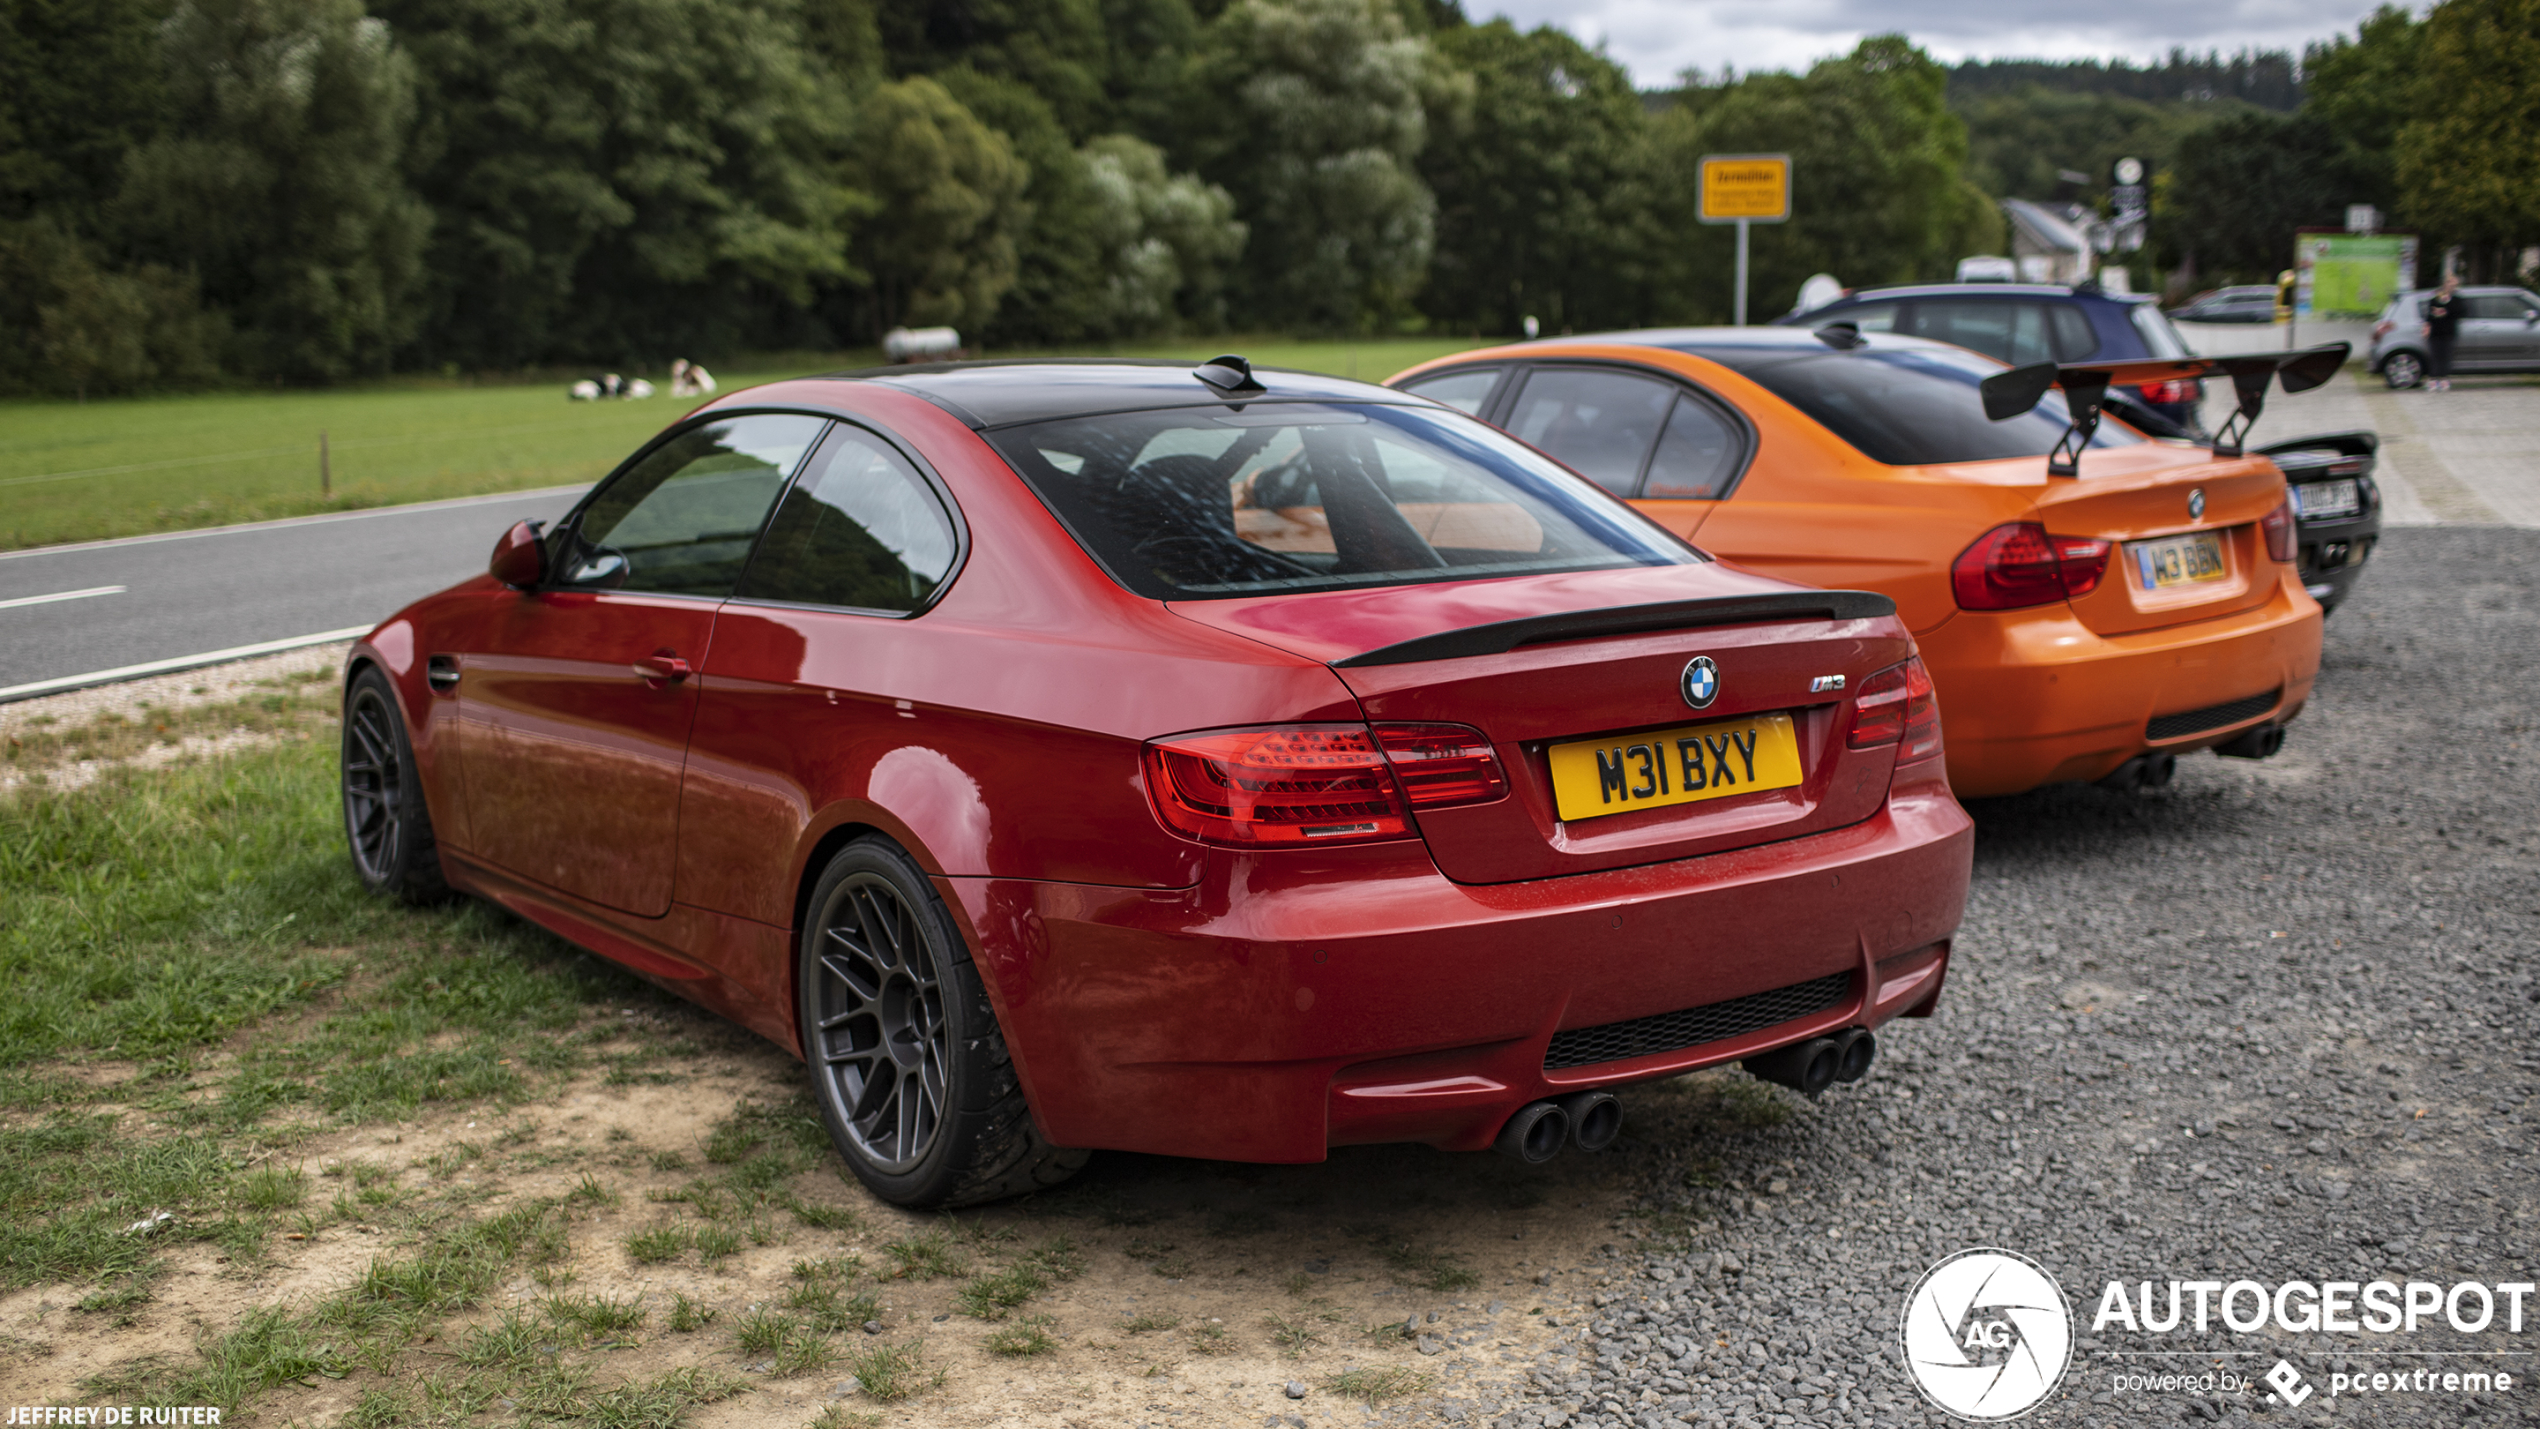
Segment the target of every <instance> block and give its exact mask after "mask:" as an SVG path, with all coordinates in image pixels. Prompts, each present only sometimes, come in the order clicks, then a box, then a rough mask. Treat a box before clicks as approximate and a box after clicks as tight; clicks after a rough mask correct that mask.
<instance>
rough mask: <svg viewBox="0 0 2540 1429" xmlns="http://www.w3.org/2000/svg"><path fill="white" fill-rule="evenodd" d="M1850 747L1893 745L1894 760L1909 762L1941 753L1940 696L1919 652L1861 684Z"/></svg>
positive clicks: (1853, 713) (1853, 710) (1853, 717)
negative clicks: (1894, 750) (1895, 749)
mask: <svg viewBox="0 0 2540 1429" xmlns="http://www.w3.org/2000/svg"><path fill="white" fill-rule="evenodd" d="M1849 742H1850V743H1851V745H1852V747H1853V748H1854V749H1876V748H1878V747H1879V746H1881V745H1886V744H1897V745H1902V746H1903V747H1902V748H1900V749H1898V750H1897V751H1896V762H1897V763H1899V764H1910V763H1912V762H1913V761H1915V760H1917V759H1929V758H1931V757H1932V756H1933V755H1935V754H1938V753H1939V752H1940V698H1939V696H1938V695H1936V694H1935V693H1933V691H1932V685H1931V672H1930V671H1929V670H1926V669H1924V668H1923V660H1922V657H1921V656H1919V655H1917V656H1915V657H1914V658H1913V659H1911V660H1908V661H1906V662H1905V663H1904V664H1902V665H1890V666H1888V667H1887V668H1886V669H1884V670H1881V671H1879V672H1878V673H1877V674H1875V675H1872V676H1871V677H1870V678H1868V679H1867V680H1864V681H1862V682H1861V693H1860V695H1859V696H1858V697H1856V698H1855V699H1854V700H1853V701H1852V736H1851V739H1850V741H1849Z"/></svg>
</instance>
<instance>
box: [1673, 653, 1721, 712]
mask: <svg viewBox="0 0 2540 1429" xmlns="http://www.w3.org/2000/svg"><path fill="white" fill-rule="evenodd" d="M1682 683H1683V687H1684V693H1685V703H1686V704H1689V705H1691V706H1693V707H1694V708H1695V709H1698V710H1707V709H1709V708H1711V702H1712V701H1713V700H1716V699H1718V698H1719V697H1720V667H1719V666H1717V665H1714V664H1712V663H1711V657H1710V656H1708V655H1696V656H1694V657H1693V662H1692V663H1691V664H1688V665H1686V666H1685V674H1684V680H1683V682H1682Z"/></svg>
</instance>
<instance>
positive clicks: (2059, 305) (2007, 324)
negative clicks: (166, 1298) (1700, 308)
mask: <svg viewBox="0 0 2540 1429" xmlns="http://www.w3.org/2000/svg"><path fill="white" fill-rule="evenodd" d="M2269 291H2273V290H2272V289H2270V290H2269ZM1836 322H1842V323H1850V324H1852V326H1853V327H1854V328H1855V329H1856V330H1858V331H1860V332H1863V333H1882V332H1889V333H1897V334H1900V335H1903V336H1907V337H1927V338H1931V339H1934V340H1936V341H1939V342H1948V343H1955V344H1957V345H1958V346H1960V347H1964V348H1971V349H1973V350H1974V351H1977V352H1981V353H1983V354H1984V355H1985V356H1987V357H1991V358H1996V359H1998V360H2000V361H2003V362H2007V363H2010V364H2011V365H2012V366H2014V367H2017V366H2019V365H2021V364H2022V363H2029V362H2041V361H2052V362H2080V361H2084V360H2089V359H2095V360H2098V361H2104V362H2117V361H2129V360H2133V359H2137V358H2146V357H2173V358H2174V357H2186V356H2188V355H2189V353H2188V348H2187V343H2186V342H2185V340H2183V339H2182V338H2180V337H2179V335H2178V329H2176V328H2174V327H2172V326H2170V320H2169V319H2168V318H2167V317H2165V316H2163V315H2162V312H2161V309H2160V307H2159V306H2158V305H2157V304H2155V303H2154V302H2153V301H2152V300H2151V299H2150V298H2149V297H2144V296H2139V295H2136V294H2132V293H2110V292H2107V291H2105V290H2103V289H2101V288H2100V287H2099V286H2098V285H2097V284H2095V283H2085V284H2078V285H2074V286H2065V285H2062V284H2052V283H1925V284H1920V285H1916V286H1912V287H1901V288H1865V289H1863V290H1861V291H1859V292H1855V293H1847V294H1845V295H1844V296H1843V297H1841V298H1840V299H1837V300H1836V301H1834V302H1832V303H1828V304H1826V305H1825V306H1824V307H1821V308H1816V309H1813V310H1811V311H1808V312H1804V313H1792V314H1790V315H1788V316H1786V317H1784V318H1782V319H1780V324H1781V325H1782V326H1784V327H1805V328H1819V327H1823V326H1825V325H1826V324H1828V323H1836ZM2204 398H2205V384H2204V383H2203V382H2202V381H2199V380H2197V379H2194V378H2187V379H2181V380H2177V381H2169V382H2155V383H2150V384H2148V385H2139V386H2132V387H2124V388H2117V389H2113V391H2112V395H2111V399H2110V401H2109V404H2108V407H2109V410H2110V411H2113V412H2115V413H2116V414H2117V415H2119V416H2121V417H2123V418H2125V419H2126V420H2127V421H2128V422H2131V423H2133V424H2135V425H2136V426H2137V427H2139V428H2141V429H2142V430H2143V431H2145V432H2148V433H2150V434H2151V435H2153V436H2158V437H2172V438H2183V439H2191V440H2192V439H2195V438H2197V437H2200V436H2202V435H2203V434H2204V423H2203V419H2202V417H2201V416H2200V415H2199V409H2200V404H2202V402H2203V401H2204Z"/></svg>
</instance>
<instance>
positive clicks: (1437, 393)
mask: <svg viewBox="0 0 2540 1429" xmlns="http://www.w3.org/2000/svg"><path fill="white" fill-rule="evenodd" d="M1498 385H1499V369H1498V368H1496V367H1477V368H1468V369H1466V370H1464V371H1461V372H1442V373H1439V374H1438V375H1437V376H1435V377H1423V378H1421V379H1420V380H1419V381H1417V382H1412V383H1408V384H1406V385H1405V386H1404V387H1403V389H1402V390H1403V391H1405V392H1408V393H1410V394H1412V395H1413V396H1415V397H1426V398H1428V399H1429V400H1430V401H1432V402H1444V403H1445V404H1446V405H1448V406H1450V407H1453V408H1454V409H1455V410H1457V411H1459V412H1462V413H1463V414H1464V415H1466V416H1468V417H1478V416H1480V415H1481V414H1482V404H1483V403H1484V402H1487V401H1489V400H1490V389H1492V388H1493V387H1496V386H1498Z"/></svg>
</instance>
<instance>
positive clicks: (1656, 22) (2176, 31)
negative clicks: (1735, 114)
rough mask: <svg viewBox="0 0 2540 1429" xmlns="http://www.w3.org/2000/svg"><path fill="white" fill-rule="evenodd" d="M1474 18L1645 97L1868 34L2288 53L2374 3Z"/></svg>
mask: <svg viewBox="0 0 2540 1429" xmlns="http://www.w3.org/2000/svg"><path fill="white" fill-rule="evenodd" d="M1465 8H1466V10H1467V12H1468V13H1470V14H1472V15H1474V16H1476V17H1477V18H1486V17H1489V16H1492V15H1504V16H1506V17H1507V18H1508V19H1510V20H1512V21H1514V22H1515V23H1516V24H1517V25H1518V26H1519V27H1520V28H1523V29H1533V28H1534V27H1535V26H1537V25H1552V26H1555V27H1557V28H1560V29H1564V30H1567V31H1569V32H1570V33H1571V34H1573V35H1576V36H1578V37H1579V38H1580V39H1581V40H1582V41H1585V42H1586V43H1588V44H1590V45H1594V44H1598V43H1602V44H1603V45H1604V46H1605V50H1606V53H1607V54H1608V55H1610V56H1611V57H1612V58H1613V59H1614V60H1615V61H1617V62H1618V63H1620V64H1622V65H1623V66H1624V67H1625V68H1627V69H1629V70H1630V71H1631V72H1632V78H1633V80H1634V82H1635V83H1637V84H1639V85H1640V86H1641V87H1642V88H1644V89H1648V88H1656V87H1660V86H1664V85H1668V84H1672V83H1673V82H1674V80H1675V76H1676V75H1677V74H1679V73H1681V72H1682V71H1684V70H1687V69H1699V70H1702V71H1704V72H1705V73H1709V74H1717V73H1719V72H1720V70H1721V69H1722V68H1724V67H1734V68H1735V69H1737V70H1739V71H1740V72H1745V71H1749V70H1769V69H1788V70H1799V69H1805V68H1807V66H1808V65H1809V64H1810V63H1811V62H1812V61H1815V60H1819V59H1823V58H1825V57H1826V56H1828V55H1838V54H1842V53H1844V52H1846V51H1848V50H1850V49H1851V48H1852V47H1853V46H1854V45H1856V44H1858V43H1860V41H1861V38H1862V37H1863V36H1865V35H1875V34H1884V33H1889V32H1893V31H1902V32H1904V33H1905V34H1907V35H1909V36H1911V37H1912V38H1913V40H1914V42H1915V43H1916V44H1919V45H1921V46H1922V47H1923V48H1924V49H1926V50H1929V51H1930V52H1931V53H1932V54H1933V55H1934V56H1936V57H1938V58H1940V59H1942V60H1944V61H1956V60H1961V59H1967V58H1990V59H2091V58H2113V57H2117V56H2123V57H2126V58H2129V59H2132V60H2134V61H2136V62H2137V63H2143V62H2148V61H2151V60H2156V59H2158V58H2160V57H2161V56H2162V55H2164V54H2166V53H2168V52H2169V50H2170V48H2171V47H2172V46H2179V47H2183V48H2185V49H2188V50H2191V51H2194V52H2197V53H2200V54H2201V53H2203V52H2204V51H2207V50H2222V51H2224V52H2225V53H2229V52H2230V51H2233V50H2237V49H2242V48H2257V49H2284V50H2291V51H2293V52H2294V53H2295V54H2297V55H2298V54H2299V53H2301V50H2302V47H2303V46H2304V45H2305V44H2307V43H2309V42H2311V41H2314V40H2324V39H2326V38H2328V37H2329V35H2331V34H2333V33H2336V32H2339V31H2344V32H2346V33H2349V34H2351V33H2353V31H2354V28H2355V26H2356V25H2357V24H2358V23H2359V22H2360V21H2361V20H2362V19H2363V18H2364V17H2365V16H2366V15H2369V14H2371V13H2372V10H2373V8H2374V6H2373V0H2334V2H2333V3H2332V4H2331V5H2329V6H2327V7H2322V6H2320V5H2318V4H2316V3H2305V0H2130V3H2124V4H2119V5H2102V6H2092V7H2084V6H2079V5H2075V4H2072V3H2070V0H2000V3H1997V4H1987V5H1971V4H1967V3H1964V0H1775V3H1772V4H1756V3H1754V0H1466V7H1465Z"/></svg>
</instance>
